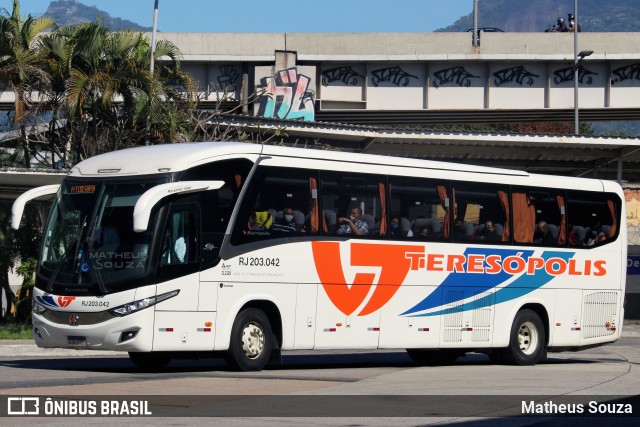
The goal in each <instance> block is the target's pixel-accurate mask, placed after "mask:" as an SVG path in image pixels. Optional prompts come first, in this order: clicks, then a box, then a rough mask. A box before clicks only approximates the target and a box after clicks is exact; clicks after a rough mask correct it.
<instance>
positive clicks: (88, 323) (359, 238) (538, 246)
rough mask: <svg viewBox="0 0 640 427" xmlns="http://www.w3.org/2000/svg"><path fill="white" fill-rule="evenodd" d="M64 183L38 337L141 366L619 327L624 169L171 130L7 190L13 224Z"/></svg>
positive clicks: (578, 334) (41, 274)
mask: <svg viewBox="0 0 640 427" xmlns="http://www.w3.org/2000/svg"><path fill="white" fill-rule="evenodd" d="M54 193H55V200H54V202H53V206H52V208H51V213H50V216H49V219H48V222H47V224H46V226H45V228H44V231H43V236H42V248H41V251H40V259H39V266H38V270H37V278H36V288H35V291H34V298H33V333H34V339H35V342H36V343H37V345H38V346H40V347H60V348H78V349H86V350H94V349H95V350H118V351H126V352H128V353H129V355H130V357H131V359H132V361H133V362H134V363H135V364H136V365H138V366H139V367H141V368H146V369H159V368H162V367H163V366H165V365H166V364H168V363H169V362H170V360H171V359H172V358H175V357H201V356H203V355H204V356H206V355H209V356H214V355H216V356H217V355H224V356H225V359H226V361H227V363H228V364H230V366H232V367H233V368H235V369H240V370H260V369H262V368H264V367H265V366H266V364H267V363H276V362H278V361H279V360H280V354H281V351H282V350H298V349H406V350H407V352H408V353H409V355H410V356H411V357H412V358H413V359H414V360H415V361H416V362H418V363H424V364H430V363H443V362H451V361H453V360H455V359H456V358H457V357H459V356H461V355H463V354H465V353H466V352H482V353H486V354H488V355H489V357H490V358H491V359H492V360H493V361H496V362H498V361H500V362H508V363H512V364H518V365H530V364H535V363H537V362H539V361H541V360H543V359H544V358H545V357H546V354H547V352H548V351H549V352H555V351H567V350H579V349H584V348H589V347H594V346H598V345H602V344H605V343H611V342H614V341H616V340H617V339H618V338H619V337H620V333H621V327H622V322H623V314H624V307H623V305H624V295H625V265H626V264H625V261H626V247H627V245H626V242H627V238H626V223H625V220H626V215H625V212H624V203H623V200H624V197H623V192H622V190H621V188H620V186H619V185H617V184H616V183H614V182H610V181H602V180H595V179H580V178H570V177H559V176H545V175H533V174H529V173H526V172H522V171H515V170H503V169H494V168H486V167H475V166H468V165H461V164H453V163H441V162H432V161H424V160H415V159H405V158H395V157H384V156H376V155H363V154H353V153H343V152H335V151H322V150H310V149H296V148H288V147H276V146H261V145H257V144H243V143H221V142H214V143H193V144H175V145H160V146H153V147H143V148H134V149H128V150H122V151H117V152H113V153H108V154H104V155H100V156H96V157H94V158H91V159H88V160H85V161H83V162H81V163H79V164H78V165H77V166H75V167H74V168H73V169H72V171H71V172H70V173H69V175H68V176H67V177H66V178H65V179H64V181H63V182H62V184H61V185H59V186H46V187H40V188H36V189H34V190H31V191H29V192H27V193H25V194H24V195H22V196H21V197H20V198H19V199H18V200H16V202H15V204H14V207H13V218H12V221H13V222H12V225H13V226H14V227H18V226H19V223H20V218H21V216H22V211H23V208H24V205H25V203H26V202H27V201H28V200H30V199H33V198H36V197H40V198H42V197H43V196H46V195H47V194H54ZM351 213H352V214H355V217H354V218H352V219H351V222H352V223H353V224H354V226H353V227H352V226H351V225H350V223H349V221H347V220H345V219H344V218H345V217H348V216H349V215H350V214H351ZM346 228H350V234H340V232H344V231H346ZM356 230H358V232H356ZM359 232H361V233H359Z"/></svg>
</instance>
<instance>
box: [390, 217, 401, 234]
mask: <svg viewBox="0 0 640 427" xmlns="http://www.w3.org/2000/svg"><path fill="white" fill-rule="evenodd" d="M389 235H390V236H391V238H392V239H399V238H401V237H402V230H401V229H400V218H398V217H397V216H394V217H391V222H389Z"/></svg>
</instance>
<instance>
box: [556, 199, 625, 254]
mask: <svg viewBox="0 0 640 427" xmlns="http://www.w3.org/2000/svg"><path fill="white" fill-rule="evenodd" d="M621 204H622V202H621V201H620V199H619V198H618V197H617V196H616V195H614V194H603V193H592V192H586V191H571V192H568V193H567V209H568V216H569V221H568V223H569V224H570V235H569V236H570V243H571V245H572V246H576V247H580V246H581V247H591V246H598V245H603V244H606V243H609V242H612V241H613V240H614V239H613V238H614V237H616V236H617V235H618V228H619V226H620V212H621Z"/></svg>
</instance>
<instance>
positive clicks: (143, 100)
mask: <svg viewBox="0 0 640 427" xmlns="http://www.w3.org/2000/svg"><path fill="white" fill-rule="evenodd" d="M38 46H39V49H40V50H41V51H42V54H43V55H44V57H45V58H46V69H47V71H48V72H49V73H50V75H51V84H50V85H49V86H48V88H50V92H48V93H47V94H46V100H47V108H49V109H50V110H51V111H52V124H51V125H50V129H51V130H52V132H50V138H57V139H58V140H59V141H65V144H66V145H67V146H68V147H70V146H73V147H74V159H68V157H69V154H70V153H69V152H68V149H66V150H65V149H62V150H61V151H62V152H63V153H65V154H66V155H64V154H63V156H64V157H65V158H66V159H67V160H68V161H66V162H65V164H66V165H70V164H72V163H74V162H76V161H79V160H81V159H83V158H86V157H90V156H92V155H95V154H99V153H102V152H106V151H112V150H116V149H119V148H125V147H128V146H133V145H136V144H140V143H144V142H146V141H151V142H176V141H180V140H187V139H190V136H191V134H192V133H193V130H192V128H194V125H193V116H192V111H193V108H194V107H195V102H194V98H193V95H192V94H193V87H194V83H193V79H192V78H191V77H190V76H189V75H188V74H186V73H184V72H182V70H181V69H180V51H179V50H178V48H177V47H176V46H175V45H173V44H172V43H170V42H167V41H160V42H158V43H157V47H156V55H157V57H162V58H163V60H162V61H160V62H159V63H158V64H157V66H156V67H155V72H154V73H153V75H151V74H150V72H149V65H150V62H149V61H150V56H151V50H150V49H151V47H150V43H149V40H148V38H147V37H146V36H145V35H143V34H142V33H137V32H131V31H124V32H109V31H108V30H107V29H106V28H105V27H103V26H102V25H101V24H100V23H97V22H94V23H87V24H80V25H77V26H72V27H63V28H60V29H58V30H57V31H55V32H53V33H51V34H49V35H47V36H46V37H43V38H42V40H41V41H40V43H39V45H38ZM58 117H65V118H66V127H65V132H66V135H63V134H62V133H60V134H58V132H57V129H55V126H56V125H55V123H57V118H58ZM50 141H52V140H51V139H50ZM50 145H51V150H52V152H53V151H58V150H57V149H56V147H55V144H54V143H53V142H50Z"/></svg>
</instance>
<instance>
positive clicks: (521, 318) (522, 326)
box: [503, 310, 546, 366]
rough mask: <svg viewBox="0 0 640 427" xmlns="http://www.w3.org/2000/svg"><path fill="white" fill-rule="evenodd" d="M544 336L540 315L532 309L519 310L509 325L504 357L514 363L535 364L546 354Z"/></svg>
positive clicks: (522, 364) (521, 364)
mask: <svg viewBox="0 0 640 427" xmlns="http://www.w3.org/2000/svg"><path fill="white" fill-rule="evenodd" d="M545 346H546V336H545V332H544V327H543V325H542V321H541V320H540V316H538V314H537V313H536V312H535V311H533V310H521V311H519V312H518V314H516V317H515V319H514V320H513V325H511V335H510V339H509V347H507V348H506V349H505V350H504V353H503V356H504V359H505V360H506V361H507V362H509V363H511V364H514V365H520V366H525V365H535V364H536V363H538V362H540V361H541V360H543V359H544V358H545V356H546V348H545Z"/></svg>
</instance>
